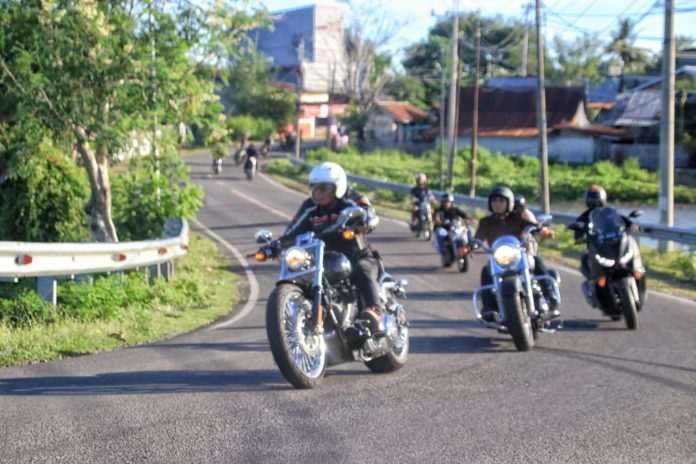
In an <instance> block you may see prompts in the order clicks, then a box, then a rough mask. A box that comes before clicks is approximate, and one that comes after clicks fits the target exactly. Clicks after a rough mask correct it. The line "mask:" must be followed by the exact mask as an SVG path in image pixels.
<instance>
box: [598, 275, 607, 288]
mask: <svg viewBox="0 0 696 464" xmlns="http://www.w3.org/2000/svg"><path fill="white" fill-rule="evenodd" d="M606 284H607V278H606V277H600V278H599V280H598V281H597V285H599V286H600V287H602V288H603V287H604V286H605V285H606Z"/></svg>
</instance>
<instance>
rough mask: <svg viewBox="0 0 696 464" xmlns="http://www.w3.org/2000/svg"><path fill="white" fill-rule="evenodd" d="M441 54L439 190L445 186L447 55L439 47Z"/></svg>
mask: <svg viewBox="0 0 696 464" xmlns="http://www.w3.org/2000/svg"><path fill="white" fill-rule="evenodd" d="M440 54H441V56H442V68H441V70H440V71H441V74H440V114H439V118H438V119H439V120H440V190H444V188H445V176H444V174H445V173H444V161H445V71H446V68H447V63H446V62H447V57H446V56H445V50H444V49H442V48H441V49H440Z"/></svg>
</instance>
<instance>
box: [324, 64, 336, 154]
mask: <svg viewBox="0 0 696 464" xmlns="http://www.w3.org/2000/svg"><path fill="white" fill-rule="evenodd" d="M329 68H330V69H331V72H330V73H331V81H330V83H329V107H328V108H327V115H326V146H327V147H328V148H331V122H332V121H331V120H332V119H333V111H331V107H332V106H333V94H334V85H335V84H334V83H335V82H336V64H335V63H331V64H330V65H329Z"/></svg>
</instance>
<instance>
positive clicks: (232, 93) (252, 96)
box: [225, 51, 295, 127]
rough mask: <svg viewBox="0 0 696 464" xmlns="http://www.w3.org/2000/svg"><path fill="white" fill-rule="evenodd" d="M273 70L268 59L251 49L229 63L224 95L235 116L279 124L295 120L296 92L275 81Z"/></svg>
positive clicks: (277, 125)
mask: <svg viewBox="0 0 696 464" xmlns="http://www.w3.org/2000/svg"><path fill="white" fill-rule="evenodd" d="M272 77H273V70H272V68H271V65H270V63H269V61H268V59H266V58H264V56H263V55H261V54H259V53H256V52H255V51H252V52H251V53H250V54H248V55H245V56H242V57H239V58H238V59H236V60H234V61H233V62H232V63H231V65H230V70H229V73H228V87H227V89H226V91H225V97H226V98H227V100H228V101H229V102H230V104H231V105H232V113H233V114H235V115H250V116H253V117H255V118H264V119H270V120H271V121H273V123H274V124H275V126H276V127H282V126H284V125H285V124H287V123H289V122H291V121H292V118H293V116H294V114H295V95H294V94H293V92H291V91H290V90H287V89H284V88H282V87H280V86H278V85H277V84H275V83H274V82H273V81H272Z"/></svg>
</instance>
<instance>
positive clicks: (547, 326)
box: [473, 215, 562, 351]
mask: <svg viewBox="0 0 696 464" xmlns="http://www.w3.org/2000/svg"><path fill="white" fill-rule="evenodd" d="M550 220H551V216H549V215H541V216H540V217H539V221H540V224H539V225H536V226H528V227H527V228H525V230H524V232H523V238H522V240H519V239H518V238H517V237H515V236H512V235H503V236H502V237H499V238H498V239H497V240H495V241H494V242H493V244H492V245H491V246H488V245H487V244H486V243H485V242H483V241H481V240H476V241H475V243H476V246H477V247H480V248H482V249H483V250H484V251H485V252H486V253H488V254H489V263H490V270H491V276H492V278H493V279H492V280H493V283H492V284H490V285H482V286H481V287H479V288H477V289H476V290H475V291H474V295H473V308H474V315H475V316H476V319H477V320H478V321H479V322H481V323H483V324H484V325H485V326H486V327H488V328H491V329H497V330H498V331H499V332H501V333H509V334H510V335H511V336H512V340H513V342H514V344H515V348H517V350H519V351H529V350H530V349H531V348H532V347H533V346H534V342H535V340H536V339H537V338H538V336H539V334H540V333H541V332H549V333H553V332H555V330H556V329H557V328H560V327H561V326H562V322H561V321H559V325H558V327H556V328H552V327H551V321H552V320H553V319H555V318H556V317H558V315H559V314H560V313H559V312H558V311H557V310H556V309H555V308H551V307H550V305H549V302H548V301H547V300H546V297H545V296H544V294H543V292H542V289H541V286H540V282H541V281H544V280H546V281H548V282H549V283H550V284H551V290H552V292H553V297H554V298H555V300H556V302H557V304H558V305H560V303H561V292H560V288H559V284H560V282H561V279H560V276H559V274H558V272H556V271H554V270H550V271H549V274H550V275H544V276H538V275H534V274H532V270H533V260H534V257H533V256H531V255H529V254H528V253H527V250H526V248H525V246H526V244H527V243H528V242H529V239H530V237H532V236H533V234H537V233H546V232H542V231H545V230H546V229H545V228H544V226H545V225H546V224H547V223H548V222H549V221H550ZM483 291H492V292H493V293H494V294H495V299H496V303H497V306H498V313H497V317H496V318H495V320H492V321H491V320H485V319H484V318H483V316H482V314H481V311H480V309H479V306H478V300H479V297H480V295H481V293H482V292H483Z"/></svg>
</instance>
